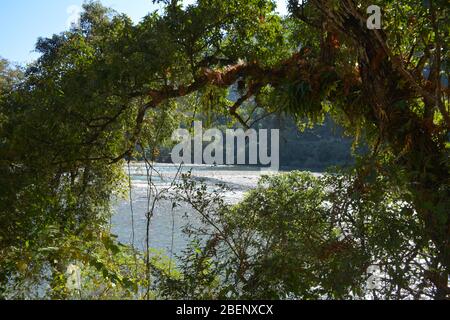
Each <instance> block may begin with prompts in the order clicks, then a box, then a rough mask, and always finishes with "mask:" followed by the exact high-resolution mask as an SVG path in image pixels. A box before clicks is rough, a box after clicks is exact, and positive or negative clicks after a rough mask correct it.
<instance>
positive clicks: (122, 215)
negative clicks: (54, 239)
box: [112, 162, 264, 255]
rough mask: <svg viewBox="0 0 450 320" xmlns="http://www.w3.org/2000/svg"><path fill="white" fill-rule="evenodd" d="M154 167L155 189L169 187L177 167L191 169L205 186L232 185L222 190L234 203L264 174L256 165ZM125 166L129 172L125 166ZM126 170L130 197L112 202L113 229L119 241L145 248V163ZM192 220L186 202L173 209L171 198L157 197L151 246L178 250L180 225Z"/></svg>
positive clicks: (172, 251)
mask: <svg viewBox="0 0 450 320" xmlns="http://www.w3.org/2000/svg"><path fill="white" fill-rule="evenodd" d="M154 169H155V171H156V172H157V173H156V172H153V174H152V182H153V183H154V185H155V187H156V188H157V189H158V190H161V189H165V188H168V187H170V185H171V184H172V182H173V181H174V178H175V177H176V176H177V173H178V172H179V171H181V172H182V173H187V172H188V171H190V170H191V172H192V177H193V178H194V179H195V180H201V181H203V182H204V183H206V185H207V186H208V187H211V188H213V187H215V186H216V185H217V184H225V185H227V186H228V187H229V188H230V189H231V190H230V191H226V192H225V193H224V194H223V197H224V199H225V201H226V202H227V203H236V202H238V201H239V200H241V199H242V198H243V196H244V194H245V192H247V191H248V190H250V189H251V188H254V187H255V186H256V185H257V183H258V180H259V179H260V177H261V175H263V174H264V173H263V172H261V170H260V169H258V168H251V167H242V166H239V167H236V166H208V165H187V166H184V167H182V168H180V167H179V166H176V165H171V164H156V165H154ZM125 170H126V171H127V173H128V167H126V168H125ZM129 171H130V173H131V174H130V177H131V186H132V188H131V190H132V192H131V199H132V201H130V200H123V201H120V202H119V203H118V204H117V205H116V206H115V214H114V216H113V218H112V232H113V233H114V234H116V235H117V236H118V240H119V241H120V242H122V243H125V244H132V243H133V244H134V246H135V247H136V248H137V249H139V250H144V249H145V247H146V245H145V243H146V234H147V231H146V230H147V218H146V213H147V212H148V203H149V201H148V198H149V197H148V190H149V188H148V176H147V167H146V165H145V163H141V162H136V163H132V164H130V170H129ZM178 176H179V174H178ZM150 199H151V197H150ZM195 221H198V217H197V216H196V213H195V212H194V211H193V210H192V209H191V208H190V207H189V206H188V205H184V206H183V205H182V206H181V207H177V208H175V209H174V210H172V201H170V200H160V201H158V202H157V205H156V207H155V210H154V215H153V217H152V219H151V224H150V233H149V244H150V247H151V248H154V249H157V250H162V251H163V252H164V253H166V254H167V255H171V254H174V255H176V254H179V253H181V252H182V250H183V249H184V248H185V247H186V245H187V243H188V241H189V239H188V238H187V236H185V235H184V234H183V232H182V229H183V227H184V226H185V225H186V223H188V222H190V223H195ZM133 222H134V223H133ZM133 225H134V228H133ZM133 230H134V238H133ZM133 239H134V241H133Z"/></svg>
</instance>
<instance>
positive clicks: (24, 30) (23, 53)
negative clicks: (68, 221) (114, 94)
mask: <svg viewBox="0 0 450 320" xmlns="http://www.w3.org/2000/svg"><path fill="white" fill-rule="evenodd" d="M192 1H193V0H189V2H192ZM224 1H226V0H224ZM101 2H102V3H103V4H104V5H105V6H108V7H111V8H113V9H114V10H116V11H118V12H123V13H126V14H128V15H129V16H130V17H131V18H132V19H133V20H134V21H135V22H138V21H139V20H140V19H141V18H142V17H143V16H145V15H146V14H147V13H148V12H150V11H153V10H156V9H158V8H159V6H158V5H154V4H153V3H152V0H101ZM277 2H278V4H279V9H278V10H279V12H281V13H285V12H286V8H285V3H286V0H277ZM82 4H83V0H0V57H3V58H6V59H8V60H10V61H13V62H16V63H21V64H24V63H27V62H30V61H32V60H33V59H35V58H36V57H37V53H34V52H33V50H34V45H35V43H36V40H37V38H38V37H49V36H51V35H52V34H54V33H59V32H61V31H64V30H66V29H67V28H68V25H70V21H71V19H73V17H74V15H76V14H77V10H79V9H78V8H80V7H81V5H82Z"/></svg>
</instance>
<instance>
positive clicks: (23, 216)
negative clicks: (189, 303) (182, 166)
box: [0, 0, 450, 299]
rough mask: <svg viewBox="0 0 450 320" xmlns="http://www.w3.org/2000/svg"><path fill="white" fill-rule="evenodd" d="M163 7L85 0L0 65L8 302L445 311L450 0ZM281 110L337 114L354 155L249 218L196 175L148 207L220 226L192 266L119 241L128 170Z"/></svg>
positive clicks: (265, 184) (0, 212) (271, 195)
mask: <svg viewBox="0 0 450 320" xmlns="http://www.w3.org/2000/svg"><path fill="white" fill-rule="evenodd" d="M157 2H161V3H163V4H164V10H162V11H161V12H159V13H158V12H152V13H149V14H148V15H147V16H146V17H145V18H144V19H143V20H142V21H141V22H139V23H137V24H133V23H132V21H131V20H130V18H128V17H127V16H126V15H123V14H119V13H116V12H113V11H111V10H109V9H107V8H105V7H103V6H102V5H100V4H99V3H97V2H86V3H85V5H84V11H83V12H82V15H81V20H80V24H79V26H74V27H73V28H72V29H71V30H69V31H66V32H63V33H61V34H57V35H54V36H53V37H51V38H45V39H44V38H42V39H39V40H38V42H37V45H36V49H37V51H39V52H40V53H41V55H40V57H39V59H38V60H37V61H35V62H34V63H32V64H30V65H29V66H27V67H26V68H23V69H21V68H19V69H17V68H14V67H11V66H10V65H9V64H8V63H7V62H6V61H3V60H2V61H1V62H0V68H1V69H0V297H2V298H6V299H33V298H48V299H80V298H81V299H166V298H182V299H219V298H225V299H227V298H229V299H231V298H249V299H252V298H261V299H372V298H380V299H448V297H449V286H448V279H449V271H450V245H449V240H450V238H449V232H450V219H449V213H450V172H449V169H450V165H449V148H450V143H449V130H450V112H449V108H450V105H449V99H450V98H449V94H450V93H449V88H448V73H449V66H450V65H449V59H450V55H449V50H448V48H449V41H450V37H449V32H450V25H449V20H448V17H449V16H450V14H449V6H448V1H447V0H427V1H422V0H403V1H387V0H378V1H364V0H362V1H353V0H340V1H335V0H308V1H296V0H291V1H289V12H290V13H289V15H288V16H286V17H281V16H280V15H278V14H277V13H276V12H275V4H274V3H273V2H272V1H268V0H245V1H241V0H230V1H222V0H199V1H197V2H196V4H194V5H189V6H186V7H184V6H182V4H181V2H180V1H176V0H172V1H169V0H165V1H157ZM374 2H375V3H376V4H377V5H379V6H380V7H381V8H382V27H383V28H382V29H373V30H370V29H368V28H367V24H366V19H367V14H366V8H367V7H369V6H370V5H373V4H375V3H374ZM231 91H235V92H237V96H236V99H230V92H231ZM267 117H269V118H267ZM270 117H272V118H270ZM282 117H286V118H288V119H290V120H289V121H291V123H292V121H293V122H295V124H296V125H297V126H298V127H299V128H301V129H307V128H308V127H313V126H314V125H316V124H321V123H323V122H324V121H333V122H334V123H336V124H337V125H338V126H339V127H340V128H342V129H341V130H342V134H344V135H346V136H347V137H349V138H350V139H351V141H352V144H353V153H354V157H355V160H354V161H346V160H345V161H340V162H339V164H345V167H344V168H334V169H330V170H329V172H328V173H326V174H325V175H323V176H322V177H316V176H313V175H311V174H307V173H301V172H299V171H293V172H290V173H284V174H280V175H276V176H270V177H265V178H263V179H262V180H261V182H260V183H259V185H258V186H257V188H256V189H255V190H253V191H250V192H249V193H248V194H247V195H246V196H245V198H244V199H243V200H242V201H241V202H240V203H238V204H237V205H233V206H230V205H227V204H225V203H224V202H223V200H222V199H221V196H220V189H217V190H215V191H213V192H211V191H210V190H207V188H206V187H205V186H204V185H203V184H202V183H198V182H195V181H193V180H192V179H190V177H189V175H183V176H182V177H181V179H179V180H176V181H174V183H173V185H172V189H173V190H175V191H173V192H170V193H164V194H161V193H157V192H154V193H151V199H150V200H149V203H150V201H152V202H153V201H154V200H157V199H158V198H162V197H169V198H170V199H171V201H173V206H174V207H175V206H178V205H180V203H185V204H188V205H189V206H191V207H192V208H193V210H195V211H196V212H197V213H198V215H199V217H200V218H201V221H202V222H203V223H202V225H201V226H196V227H195V228H194V227H192V226H187V227H186V230H185V232H186V233H187V234H189V235H190V236H191V244H190V245H189V246H188V247H187V248H186V250H185V253H184V254H183V255H182V256H180V257H177V258H176V259H175V258H172V259H170V257H166V256H164V255H163V254H161V253H159V252H156V251H153V250H151V249H150V248H148V250H146V251H144V252H142V251H138V250H136V249H135V248H134V247H133V246H130V245H124V244H121V243H118V241H117V239H116V238H115V236H114V235H113V234H111V232H110V227H109V220H110V217H111V215H112V209H111V208H112V205H113V203H114V201H115V199H117V198H119V197H126V196H127V193H128V183H129V181H128V178H127V176H126V173H125V172H124V170H123V167H124V165H126V163H127V161H130V160H133V159H142V160H143V161H145V163H147V164H148V168H149V170H148V172H149V177H151V175H152V172H153V171H152V169H151V164H152V161H154V160H155V159H156V158H157V157H158V156H159V155H160V154H161V150H162V149H163V148H164V147H167V146H168V145H169V143H170V141H169V140H170V136H171V134H172V131H173V130H175V129H176V128H178V127H179V126H184V127H187V128H189V126H190V123H192V121H193V120H194V119H201V120H204V121H205V123H206V122H209V123H210V124H213V123H220V124H221V125H223V126H224V127H225V126H227V127H232V126H234V127H243V128H248V127H255V126H256V127H257V126H258V125H262V124H261V123H262V122H261V121H263V120H262V119H261V118H264V120H265V121H269V120H270V119H280V118H282ZM258 120H259V121H258ZM266 124H267V123H266ZM315 130H319V131H320V130H321V129H315ZM288 132H291V131H288ZM294 132H295V131H294V130H292V135H291V136H290V137H289V139H291V140H296V139H297V138H296V137H295V136H293V135H295V134H296V133H294ZM316 132H318V131H316ZM300 139H301V136H299V137H298V141H301V140H300ZM338 141H339V140H338ZM360 147H363V149H364V150H365V151H364V152H358V150H359V148H360ZM326 149H328V148H326ZM329 152H330V153H331V154H330V156H332V155H333V153H334V152H333V151H332V150H329ZM321 154H322V153H321ZM294 155H295V154H293V155H292V157H295V156H294ZM299 157H300V156H299ZM325 159H327V158H325ZM289 161H292V162H294V161H295V159H290V160H289ZM310 162H312V163H313V164H314V163H315V161H310ZM324 162H326V161H324ZM303 164H304V163H303ZM329 164H331V163H324V164H323V166H328V165H329ZM296 165H302V160H301V159H299V160H298V163H297V164H296ZM310 165H311V163H310V164H309V165H304V167H308V166H310ZM149 185H151V179H149ZM151 213H152V212H151V208H150V209H149V212H148V215H147V218H148V219H147V223H151ZM68 270H75V271H76V270H79V271H80V275H79V276H80V277H79V278H80V279H79V280H81V281H80V283H79V284H78V285H75V286H74V285H70V283H68V282H70V281H71V280H73V274H70V273H68ZM75 280H77V279H75ZM75 282H77V281H75Z"/></svg>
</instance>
